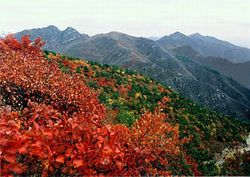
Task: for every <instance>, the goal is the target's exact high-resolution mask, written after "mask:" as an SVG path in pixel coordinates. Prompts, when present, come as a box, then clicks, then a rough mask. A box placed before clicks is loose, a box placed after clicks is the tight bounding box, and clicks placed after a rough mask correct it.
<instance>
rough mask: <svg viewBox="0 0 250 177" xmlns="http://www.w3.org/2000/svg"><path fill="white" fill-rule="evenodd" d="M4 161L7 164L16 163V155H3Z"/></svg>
mask: <svg viewBox="0 0 250 177" xmlns="http://www.w3.org/2000/svg"><path fill="white" fill-rule="evenodd" d="M4 160H6V161H7V162H9V163H16V155H8V154H7V155H5V157H4Z"/></svg>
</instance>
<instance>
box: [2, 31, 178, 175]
mask: <svg viewBox="0 0 250 177" xmlns="http://www.w3.org/2000/svg"><path fill="white" fill-rule="evenodd" d="M41 45H42V42H41V41H40V40H39V39H38V40H36V41H35V42H34V43H32V42H31V41H30V40H29V38H28V37H23V38H22V41H21V42H18V41H17V40H16V39H14V38H13V37H11V36H8V37H7V38H6V39H1V40H0V106H1V108H0V162H1V169H0V175H1V176H7V175H16V174H19V175H31V174H39V175H43V176H48V175H50V174H54V175H60V174H62V173H63V174H69V175H73V176H75V175H112V176H114V175H115V176H118V175H119V176H121V175H125V176H135V175H136V176H138V175H169V174H171V173H172V172H173V171H172V170H171V168H170V167H171V165H172V162H171V159H172V158H175V159H178V157H179V155H180V151H181V150H182V144H183V141H182V140H180V137H179V131H178V127H176V126H172V125H170V124H169V123H166V122H164V119H165V118H166V115H165V114H163V113H160V111H158V110H156V111H155V113H150V112H147V113H145V114H144V115H143V116H142V117H141V119H139V120H138V121H137V122H136V123H135V124H134V125H133V126H132V128H131V129H129V128H127V127H125V126H123V125H103V124H102V120H104V119H105V108H104V106H103V105H101V104H100V103H99V101H98V99H97V94H96V93H94V91H92V90H91V89H90V88H88V87H87V86H86V85H85V83H84V79H83V78H82V77H81V76H79V75H74V74H71V75H70V74H65V73H63V72H62V71H61V70H60V69H59V67H58V64H57V62H56V61H53V60H52V61H49V60H46V59H45V58H44V56H43V52H42V51H41V50H40V47H41Z"/></svg>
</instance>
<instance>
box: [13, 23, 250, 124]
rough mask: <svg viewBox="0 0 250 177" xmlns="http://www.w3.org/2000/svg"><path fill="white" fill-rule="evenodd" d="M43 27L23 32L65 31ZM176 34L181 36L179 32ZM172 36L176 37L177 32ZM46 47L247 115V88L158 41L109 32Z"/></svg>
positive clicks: (243, 116)
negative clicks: (127, 71) (141, 76)
mask: <svg viewBox="0 0 250 177" xmlns="http://www.w3.org/2000/svg"><path fill="white" fill-rule="evenodd" d="M43 30H45V29H39V30H37V29H34V30H31V33H29V30H27V31H25V34H30V35H31V37H32V38H34V37H37V36H39V35H41V37H43V38H45V39H46V40H48V41H54V38H51V36H50V35H47V34H50V33H51V34H52V33H53V34H54V33H56V34H57V33H58V34H60V35H63V34H64V33H65V32H64V31H61V32H60V31H59V30H58V29H55V27H54V28H51V27H49V29H46V33H41V31H43ZM36 31H37V33H36ZM49 31H51V32H49ZM53 31H54V32H53ZM74 33H75V35H73V36H77V35H79V34H80V33H79V32H77V31H74ZM21 34H24V33H23V32H21V33H17V34H16V36H18V37H19V38H20V35H21ZM60 35H59V36H60ZM179 35H180V36H181V37H182V36H184V35H183V34H181V33H180V34H179ZM174 36H177V37H176V38H178V35H174ZM69 38H70V36H69ZM56 39H57V38H56ZM222 43H223V42H222ZM58 44H60V43H58ZM62 44H63V43H62ZM205 44H206V43H205ZM205 44H204V45H205ZM45 49H47V50H52V51H56V52H60V53H62V54H65V55H68V56H73V57H79V58H85V59H87V60H92V61H96V62H99V63H102V64H109V65H116V66H121V67H123V68H128V69H132V70H136V71H139V72H141V73H144V74H145V75H148V76H149V77H152V78H154V79H156V80H158V81H160V82H162V83H164V84H165V85H167V86H171V87H172V88H173V89H175V90H177V91H178V92H180V93H182V94H183V95H184V96H186V97H189V98H191V99H192V100H194V101H196V102H197V103H200V104H202V105H204V106H207V107H208V108H210V109H214V110H216V111H219V112H221V113H224V114H227V115H231V116H233V117H235V118H238V119H245V120H247V119H249V117H250V116H249V110H250V101H249V100H250V99H249V95H250V91H249V89H246V88H244V87H243V86H241V85H239V84H238V83H236V82H234V81H233V80H232V79H228V78H226V77H225V76H223V75H221V74H219V73H218V72H216V71H214V70H215V69H209V68H208V67H206V66H203V65H204V63H201V62H197V61H192V60H190V61H192V62H186V60H185V59H183V58H180V57H176V55H178V54H176V53H175V52H174V51H172V50H169V49H168V48H164V46H161V45H159V42H155V41H152V40H149V39H146V38H138V37H133V36H129V35H127V34H123V33H119V32H110V33H107V34H98V35H95V36H92V37H84V38H83V37H80V38H72V40H70V43H69V44H68V45H64V44H63V46H62V47H58V48H57V47H50V45H45ZM179 56H182V55H179ZM184 58H185V56H184Z"/></svg>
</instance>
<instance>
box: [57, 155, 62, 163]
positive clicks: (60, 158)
mask: <svg viewBox="0 0 250 177" xmlns="http://www.w3.org/2000/svg"><path fill="white" fill-rule="evenodd" d="M56 162H58V163H64V156H63V155H59V156H57V157H56Z"/></svg>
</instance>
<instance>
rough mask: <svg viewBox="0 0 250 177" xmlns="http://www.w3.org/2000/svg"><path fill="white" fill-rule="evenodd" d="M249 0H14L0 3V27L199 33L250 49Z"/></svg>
mask: <svg viewBox="0 0 250 177" xmlns="http://www.w3.org/2000/svg"><path fill="white" fill-rule="evenodd" d="M249 9H250V1H248V0H219V1H218V0H217V1H216V0H189V1H187V0H143V1H142V0H138V1H132V0H126V1H125V0H105V2H104V1H103V0H102V1H101V0H84V1H81V0H74V1H69V0H60V1H58V0H37V1H31V0H22V1H19V0H12V1H5V2H1V7H0V25H1V28H0V32H12V33H13V32H18V31H21V30H24V29H31V28H41V27H46V26H49V25H55V26H57V27H58V28H59V29H60V30H64V29H65V28H67V27H68V26H70V27H73V28H75V29H76V30H78V31H79V32H81V33H86V34H88V35H90V36H93V35H95V34H100V33H108V32H110V31H118V32H122V33H126V34H129V35H133V36H142V37H162V36H164V35H169V34H171V33H174V32H176V31H179V32H181V33H184V34H186V35H190V34H193V33H197V32H198V33H200V34H202V35H204V36H213V37H216V38H218V39H221V40H225V41H228V42H231V43H233V44H235V45H239V46H242V47H248V48H250V12H249Z"/></svg>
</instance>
